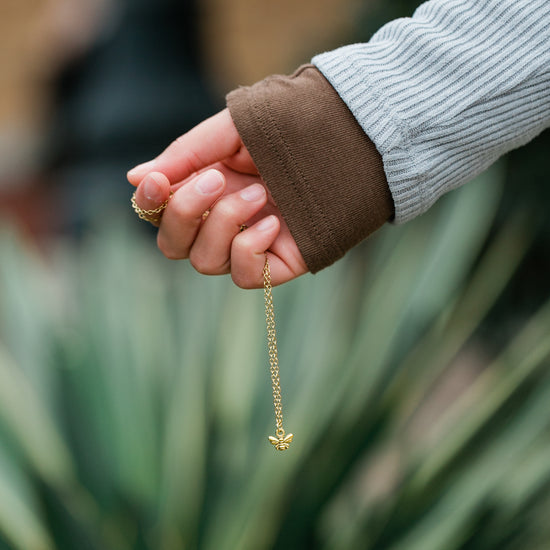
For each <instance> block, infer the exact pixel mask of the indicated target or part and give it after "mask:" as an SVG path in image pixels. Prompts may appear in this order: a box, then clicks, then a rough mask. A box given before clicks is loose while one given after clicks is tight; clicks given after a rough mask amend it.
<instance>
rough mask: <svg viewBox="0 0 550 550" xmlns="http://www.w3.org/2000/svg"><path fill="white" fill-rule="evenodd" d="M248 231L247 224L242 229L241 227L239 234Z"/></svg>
mask: <svg viewBox="0 0 550 550" xmlns="http://www.w3.org/2000/svg"><path fill="white" fill-rule="evenodd" d="M247 229H248V225H246V223H243V224H242V225H241V227H239V233H242V232H243V231H246V230H247Z"/></svg>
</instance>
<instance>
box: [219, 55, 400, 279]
mask: <svg viewBox="0 0 550 550" xmlns="http://www.w3.org/2000/svg"><path fill="white" fill-rule="evenodd" d="M227 105H228V107H229V110H230V112H231V116H232V117H233V121H234V123H235V126H236V128H237V130H238V132H239V135H240V136H241V139H242V140H243V143H244V144H245V146H246V147H247V149H248V151H249V152H250V154H251V156H252V159H253V160H254V162H255V164H256V167H257V168H258V171H259V172H260V174H261V176H262V178H263V180H264V181H265V183H266V184H267V186H268V188H269V190H270V192H271V194H272V196H273V199H274V200H275V203H276V204H277V206H278V208H279V210H280V211H281V213H282V215H283V217H284V219H285V222H286V223H287V225H288V227H289V229H290V232H291V233H292V236H293V237H294V239H295V241H296V243H297V245H298V248H299V250H300V252H301V253H302V256H303V258H304V260H305V262H306V264H307V266H308V268H309V270H310V271H311V272H312V273H315V272H317V271H319V270H321V269H323V268H324V267H326V266H328V265H330V264H332V263H333V262H335V261H336V260H338V259H339V258H341V257H342V256H343V255H344V254H345V253H346V252H347V251H348V250H349V249H350V248H352V247H353V246H355V245H356V244H357V243H359V242H360V241H362V240H363V239H364V238H365V237H367V236H368V235H370V234H371V233H373V232H374V231H375V230H376V229H378V228H379V227H380V226H381V225H383V224H384V223H385V222H386V221H388V220H389V219H390V218H391V217H392V216H393V208H394V207H393V201H392V198H391V194H390V191H389V188H388V185H387V183H386V177H385V174H384V169H383V165H382V158H381V156H380V154H379V153H378V152H377V150H376V148H375V146H374V144H373V143H372V141H371V140H370V139H369V138H368V137H367V136H366V134H365V133H364V132H363V130H362V129H361V127H360V126H359V124H358V123H357V121H356V120H355V118H354V117H353V115H352V114H351V112H350V111H349V109H348V108H347V106H346V104H345V103H344V102H343V101H342V100H341V99H340V97H339V96H338V94H337V93H336V91H335V90H334V88H333V87H332V86H331V85H330V84H329V83H328V81H327V80H326V79H325V78H324V77H323V75H322V74H321V73H320V72H319V70H318V69H317V68H315V67H314V66H313V65H305V66H303V67H300V68H299V69H298V70H297V71H296V72H295V73H294V74H293V75H292V76H271V77H268V78H266V79H265V80H262V81H261V82H258V83H257V84H254V85H253V86H250V87H246V88H238V89H237V90H234V91H233V92H231V93H230V94H229V95H228V96H227Z"/></svg>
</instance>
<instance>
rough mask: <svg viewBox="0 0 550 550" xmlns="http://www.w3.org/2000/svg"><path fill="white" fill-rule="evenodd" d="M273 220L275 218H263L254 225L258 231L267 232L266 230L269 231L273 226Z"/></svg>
mask: <svg viewBox="0 0 550 550" xmlns="http://www.w3.org/2000/svg"><path fill="white" fill-rule="evenodd" d="M275 219H276V218H275V216H268V217H267V218H264V219H263V220H261V221H259V222H258V223H257V224H256V229H257V230H258V231H267V230H268V229H271V228H272V227H273V226H274V225H275Z"/></svg>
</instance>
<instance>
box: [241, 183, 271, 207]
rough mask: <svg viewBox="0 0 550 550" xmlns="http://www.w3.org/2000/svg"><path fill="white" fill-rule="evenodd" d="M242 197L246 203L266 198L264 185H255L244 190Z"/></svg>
mask: <svg viewBox="0 0 550 550" xmlns="http://www.w3.org/2000/svg"><path fill="white" fill-rule="evenodd" d="M240 195H241V198H243V199H244V200H245V201H250V202H254V201H257V200H260V199H263V198H264V197H265V189H264V186H263V185H262V184H260V183H254V184H253V185H250V186H249V187H246V188H245V189H243V190H242V191H241V193H240Z"/></svg>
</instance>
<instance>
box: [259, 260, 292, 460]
mask: <svg viewBox="0 0 550 550" xmlns="http://www.w3.org/2000/svg"><path fill="white" fill-rule="evenodd" d="M263 275H264V301H265V321H266V327H267V351H268V354H269V370H270V372H271V388H272V390H273V407H274V408H275V425H276V431H275V434H276V437H272V436H270V437H269V441H270V443H271V444H272V445H275V448H276V449H277V450H278V451H284V450H286V449H288V447H289V445H290V442H291V441H292V438H293V437H294V436H293V435H292V434H288V435H287V436H286V437H285V429H284V428H283V405H282V398H281V378H280V375H279V354H278V351H277V331H276V327H275V312H274V310H273V294H272V292H271V291H272V288H273V287H272V286H271V270H270V269H269V261H268V259H267V254H266V256H265V264H264V271H263Z"/></svg>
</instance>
